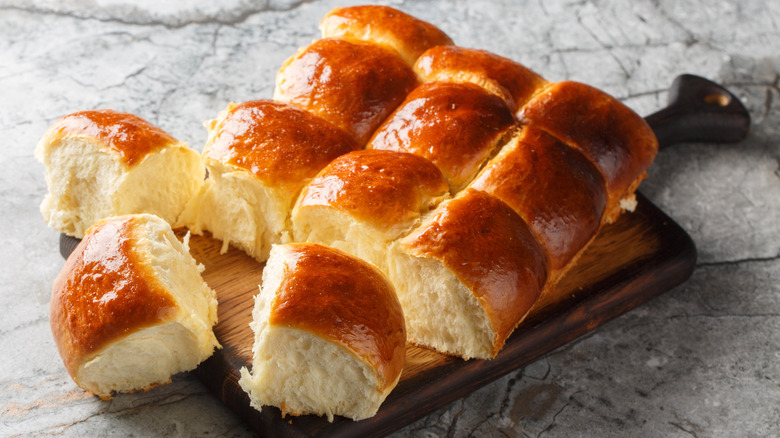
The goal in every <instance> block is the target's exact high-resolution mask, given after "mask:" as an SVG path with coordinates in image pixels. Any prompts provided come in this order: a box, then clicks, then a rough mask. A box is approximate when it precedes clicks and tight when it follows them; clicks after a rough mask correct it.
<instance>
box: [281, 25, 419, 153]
mask: <svg viewBox="0 0 780 438" xmlns="http://www.w3.org/2000/svg"><path fill="white" fill-rule="evenodd" d="M416 85H417V78H416V76H415V74H414V72H413V71H412V69H411V67H410V66H409V65H407V64H406V63H405V62H404V61H403V59H401V58H400V56H399V55H398V54H397V53H395V52H393V51H391V50H389V49H386V48H384V47H380V46H377V45H375V44H371V43H365V42H361V41H347V40H342V39H332V38H329V39H322V40H318V41H315V42H314V43H312V44H311V45H310V46H308V47H306V48H305V49H303V50H302V51H300V52H299V53H298V54H296V55H295V56H293V57H292V58H290V59H289V60H288V61H286V62H285V64H284V65H283V66H282V69H281V70H280V71H279V75H278V77H277V81H276V93H275V98H276V99H277V100H279V101H283V102H288V103H292V104H293V105H296V106H298V107H301V108H303V109H305V110H307V111H311V112H312V113H314V114H316V115H318V116H320V117H322V118H323V119H325V120H328V121H329V122H331V123H333V124H335V125H336V126H338V127H340V128H342V129H344V130H345V131H346V132H348V133H349V134H350V135H352V136H353V137H354V138H355V140H357V141H358V143H360V144H361V145H364V144H365V143H366V142H367V141H368V139H369V138H370V137H371V133H372V132H374V130H376V128H377V126H379V124H380V123H382V121H383V120H384V119H385V117H387V116H388V115H389V114H390V113H391V112H392V111H393V110H394V109H395V108H396V107H397V106H398V105H399V104H400V103H401V102H403V100H404V98H405V97H406V95H407V94H409V92H410V91H412V89H414V87H415V86H416Z"/></svg>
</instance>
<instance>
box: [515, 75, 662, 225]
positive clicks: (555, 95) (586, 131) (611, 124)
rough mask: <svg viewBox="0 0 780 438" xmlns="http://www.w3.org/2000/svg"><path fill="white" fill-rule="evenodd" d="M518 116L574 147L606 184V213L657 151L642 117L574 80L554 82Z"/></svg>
mask: <svg viewBox="0 0 780 438" xmlns="http://www.w3.org/2000/svg"><path fill="white" fill-rule="evenodd" d="M518 117H519V118H520V120H521V121H523V122H525V123H528V124H529V125H532V126H534V127H536V128H539V129H542V130H544V131H546V132H548V133H550V134H551V135H553V136H554V137H556V138H558V139H560V140H561V141H563V142H565V143H566V144H568V145H569V146H572V147H575V148H577V149H579V150H580V151H582V153H583V154H585V156H587V157H588V158H589V159H590V160H591V161H593V163H594V164H596V166H597V167H598V168H599V169H600V170H601V172H602V174H603V175H604V179H605V181H606V184H607V195H608V201H607V212H608V214H609V212H610V211H613V210H614V209H615V207H616V206H618V205H619V202H620V200H621V199H623V198H624V197H625V196H627V195H631V194H632V193H633V188H636V185H637V183H638V180H641V179H642V178H643V177H644V174H645V170H647V168H648V167H650V164H652V162H653V159H654V158H655V154H656V153H657V152H658V141H657V140H656V138H655V134H654V133H653V131H652V129H650V126H648V124H647V122H645V120H644V119H643V118H642V117H640V116H639V115H637V114H636V113H635V112H634V111H632V110H631V109H630V108H628V107H627V106H625V105H623V104H622V103H621V102H620V101H618V100H617V99H615V98H614V97H612V96H610V95H608V94H606V93H604V92H603V91H601V90H598V89H596V88H593V87H591V86H589V85H585V84H581V83H578V82H572V81H565V82H559V83H556V84H554V85H553V86H551V87H550V88H548V89H547V90H545V91H544V92H542V93H541V94H539V95H537V96H536V97H535V98H534V99H533V100H532V101H531V102H529V103H528V104H527V105H526V106H525V107H523V108H522V109H521V110H520V111H518ZM632 187H633V188H632ZM618 208H619V207H618Z"/></svg>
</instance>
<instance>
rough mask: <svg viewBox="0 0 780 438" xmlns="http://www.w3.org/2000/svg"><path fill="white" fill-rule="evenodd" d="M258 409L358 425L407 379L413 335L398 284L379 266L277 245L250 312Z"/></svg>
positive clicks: (245, 380) (245, 377)
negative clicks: (408, 349) (406, 325)
mask: <svg viewBox="0 0 780 438" xmlns="http://www.w3.org/2000/svg"><path fill="white" fill-rule="evenodd" d="M252 319H253V321H252V323H251V326H252V329H253V330H254V333H255V342H254V346H253V348H252V351H253V360H252V371H251V372H250V371H249V370H247V369H246V368H242V369H241V379H240V380H239V384H240V385H241V387H242V388H243V389H244V391H246V392H247V393H248V394H249V398H250V401H251V404H252V406H253V407H255V408H256V409H258V410H260V409H262V407H263V406H277V407H279V408H280V409H281V411H282V414H283V415H286V414H291V415H305V414H316V415H325V416H327V418H328V420H329V421H333V417H334V415H342V416H345V417H349V418H352V419H354V420H360V419H363V418H368V417H371V416H373V415H374V414H376V412H377V410H378V409H379V406H380V405H381V404H382V402H383V401H384V399H385V398H386V397H387V395H388V394H389V393H390V391H391V390H392V389H393V388H394V387H395V385H396V383H397V382H398V379H399V378H400V375H401V370H402V368H403V363H404V356H405V345H406V344H405V343H406V335H405V329H404V320H403V315H402V313H401V307H400V304H399V303H398V300H397V299H396V297H395V293H394V291H393V288H392V285H391V284H390V283H389V282H388V281H387V279H386V277H385V276H384V275H383V274H382V273H381V272H379V271H378V270H377V269H376V268H375V267H373V266H371V265H369V264H368V263H365V262H363V261H361V260H359V259H356V258H354V257H351V256H349V255H347V254H345V253H343V252H341V251H338V250H336V249H333V248H328V247H325V246H322V245H317V244H288V245H274V247H273V249H272V250H271V256H270V258H269V259H268V262H267V264H266V266H265V269H264V271H263V285H262V287H261V290H260V293H259V294H258V295H257V297H256V298H255V307H254V310H253V313H252Z"/></svg>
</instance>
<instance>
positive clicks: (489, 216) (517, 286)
mask: <svg viewBox="0 0 780 438" xmlns="http://www.w3.org/2000/svg"><path fill="white" fill-rule="evenodd" d="M548 264H549V262H548V258H547V255H546V253H545V252H544V249H543V248H542V246H541V245H540V244H539V242H538V241H537V240H536V237H534V235H533V233H532V231H531V230H530V228H529V227H528V225H527V224H526V223H525V222H524V221H523V220H522V218H521V217H520V216H519V215H517V213H515V212H514V211H513V210H512V209H511V208H510V207H509V206H507V205H506V204H504V203H503V202H502V201H500V200H499V199H497V198H495V197H493V196H491V195H488V194H486V193H484V192H480V191H477V190H473V189H466V190H464V191H462V192H461V193H459V194H458V195H457V196H456V197H455V198H453V199H451V200H448V201H444V202H443V203H442V204H441V205H439V207H438V208H437V209H436V210H434V212H433V213H432V214H431V215H430V216H429V217H428V218H427V219H425V221H423V224H422V225H421V226H420V227H418V228H416V229H415V230H414V231H412V232H411V233H410V234H409V235H407V236H405V237H403V238H401V239H399V240H397V241H395V242H394V243H393V244H392V247H391V252H390V256H389V258H388V276H389V278H390V280H391V281H392V283H393V285H394V286H395V288H396V292H397V294H398V299H399V301H400V302H401V306H402V307H403V309H404V316H405V318H406V326H407V332H408V339H409V341H410V342H412V343H414V344H417V345H421V346H424V347H429V348H433V349H435V350H438V351H440V352H443V353H447V354H452V355H456V356H460V357H463V358H464V359H469V358H481V359H489V358H493V357H495V355H496V354H498V351H499V350H500V349H501V347H503V346H504V343H505V342H506V339H507V338H508V337H509V335H510V334H511V333H512V331H513V330H514V329H515V327H517V325H518V324H519V323H520V322H521V321H522V320H523V319H524V318H525V316H526V315H527V314H528V311H529V310H530V308H531V306H532V305H533V303H534V302H535V301H536V299H537V298H538V297H539V295H540V293H541V290H542V287H543V286H544V284H545V281H546V279H547V272H548Z"/></svg>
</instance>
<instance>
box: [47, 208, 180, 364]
mask: <svg viewBox="0 0 780 438" xmlns="http://www.w3.org/2000/svg"><path fill="white" fill-rule="evenodd" d="M135 221H136V219H135V218H133V217H119V218H113V219H108V220H105V221H101V222H98V223H97V224H95V225H94V226H93V227H92V228H91V229H90V230H89V231H88V232H87V234H86V236H84V239H83V240H82V241H81V243H80V244H79V245H78V247H77V248H76V249H75V250H74V251H73V253H72V254H71V256H70V257H68V260H67V261H66V262H65V265H64V266H63V268H62V270H61V271H60V274H59V275H58V276H57V278H56V279H55V280H54V287H53V290H52V297H51V304H50V322H51V329H52V333H53V334H54V340H55V343H56V344H57V348H58V349H59V352H60V356H61V357H62V360H63V362H64V363H65V368H66V369H67V370H68V372H69V373H70V375H71V376H76V372H77V371H78V368H79V367H80V366H81V364H82V363H83V362H84V361H85V360H87V359H88V358H89V357H90V356H92V355H94V354H95V353H98V352H99V351H100V350H102V349H103V348H105V347H106V346H108V345H109V344H111V343H112V342H114V341H115V340H118V339H120V338H122V337H124V336H127V335H128V334H130V333H133V332H135V331H137V330H139V329H142V328H144V327H149V326H152V325H155V324H159V323H162V322H165V321H167V320H169V319H171V318H172V317H173V315H174V314H175V312H176V306H177V303H176V301H175V299H174V298H173V297H172V296H171V295H170V293H169V292H168V291H167V290H166V289H165V288H164V287H163V286H162V284H160V283H159V281H158V280H157V279H156V277H155V274H154V273H153V272H152V268H151V267H149V266H148V265H145V264H144V263H143V262H142V261H141V260H140V259H139V256H138V254H137V253H136V252H135V248H134V246H135V242H136V241H137V238H136V237H135V233H136V231H135V230H134V227H135V226H137V225H136V222H135Z"/></svg>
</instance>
